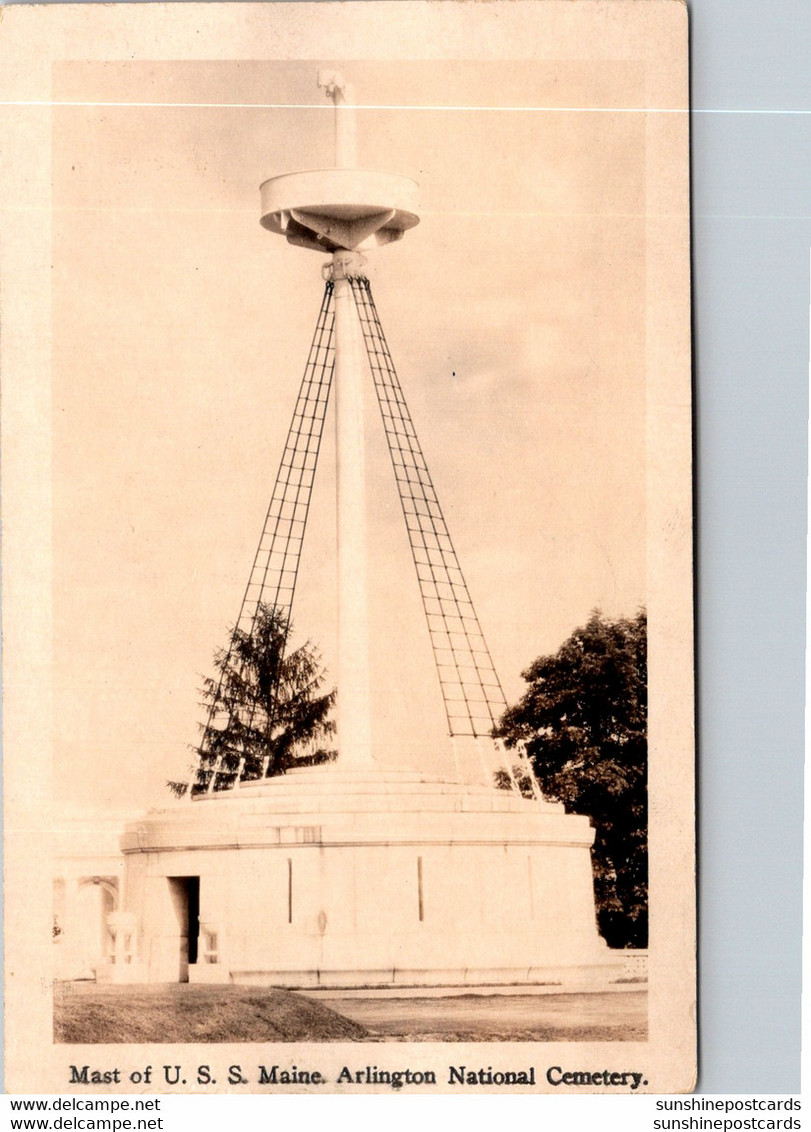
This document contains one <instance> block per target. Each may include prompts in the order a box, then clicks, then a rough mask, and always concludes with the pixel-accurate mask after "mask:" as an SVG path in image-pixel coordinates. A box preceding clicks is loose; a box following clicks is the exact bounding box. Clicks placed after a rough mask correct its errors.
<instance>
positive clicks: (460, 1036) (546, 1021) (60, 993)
mask: <svg viewBox="0 0 811 1132" xmlns="http://www.w3.org/2000/svg"><path fill="white" fill-rule="evenodd" d="M418 995H419V991H415V997H413V998H399V997H398V998H381V997H374V998H365V997H358V998H334V999H330V998H329V997H324V998H321V997H320V996H319V997H318V998H317V999H314V998H312V997H309V996H305V995H299V994H295V993H293V992H291V991H285V990H281V989H279V988H277V987H247V986H217V987H207V986H189V985H188V984H175V985H169V986H165V985H161V986H155V985H148V986H146V985H145V986H99V985H97V984H95V983H60V984H58V985H57V987H56V989H55V993H54V1041H56V1042H67V1043H71V1044H85V1043H88V1044H93V1043H104V1044H110V1043H118V1042H126V1043H138V1042H175V1043H194V1042H362V1041H402V1042H430V1041H437V1042H477V1041H480V1042H504V1041H514V1042H525V1041H533V1042H552V1041H555V1042H557V1041H644V1040H645V1039H646V1038H647V1030H648V1026H647V994H646V992H645V990H643V989H639V988H635V989H634V990H629V991H623V992H619V993H616V992H615V993H612V994H601V993H595V994H585V993H579V994H554V995H532V994H527V995H521V994H519V995H516V994H511V995H499V994H488V995H476V994H465V995H452V996H448V997H430V998H420V997H418Z"/></svg>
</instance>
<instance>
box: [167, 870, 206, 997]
mask: <svg viewBox="0 0 811 1132" xmlns="http://www.w3.org/2000/svg"><path fill="white" fill-rule="evenodd" d="M166 879H167V880H168V882H169V895H170V896H171V899H172V906H173V908H174V910H175V915H176V916H177V925H178V932H179V940H178V943H179V948H178V977H177V981H178V982H179V983H187V982H188V981H189V964H191V963H196V962H197V952H198V949H199V944H200V878H199V877H167V878H166Z"/></svg>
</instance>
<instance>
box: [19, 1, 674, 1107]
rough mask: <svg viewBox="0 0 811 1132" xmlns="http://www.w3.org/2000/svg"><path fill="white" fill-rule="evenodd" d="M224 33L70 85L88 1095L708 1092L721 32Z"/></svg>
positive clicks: (578, 7)
mask: <svg viewBox="0 0 811 1132" xmlns="http://www.w3.org/2000/svg"><path fill="white" fill-rule="evenodd" d="M178 7H179V6H178ZM207 7H208V8H209V9H210V12H209V14H210V19H208V20H203V24H204V25H206V23H207V24H208V30H209V31H211V30H213V28H214V26H215V25H216V26H218V27H224V28H226V29H228V28H229V27H231V26H233V21H235V20H238V19H239V16H240V13H242V14H244V18H245V19H246V20H249V21H252V22H253V25H254V26H255V28H256V31H257V37H258V41H257V43H256V44H254V52H255V54H254V56H252V57H249V56H248V54H247V53H244V54H242V55H240V56H237V55H236V54H234V55H233V57H230V55H229V54H225V55H224V54H223V48H222V45H221V47H220V51H219V57H211V56H210V55H208V54H207V53H206V52H205V51H204V50H201V51H199V53H198V48H197V47H196V46H189V47H186V49H185V50H178V52H177V57H176V58H162V59H155V58H150V56H149V53H148V51H147V50H146V47H144V48H143V49H141V50H140V51H139V52H138V53H133V54H132V56H131V57H121V56H120V55H118V54H117V53H116V52H110V56H109V57H101V58H86V57H77V56H76V55H72V56H71V55H68V54H65V55H62V56H60V57H58V58H54V59H53V60H52V63H51V66H50V106H49V127H50V129H49V166H50V233H49V239H50V254H51V271H50V279H49V302H50V326H51V337H50V350H51V355H50V388H49V393H50V505H51V510H50V570H51V603H52V604H51V626H50V628H51V667H50V681H51V685H50V692H51V697H52V719H53V723H52V726H51V733H50V740H49V749H50V756H51V760H52V762H51V772H50V789H51V792H52V798H53V803H52V808H51V810H50V815H49V819H48V829H47V841H48V846H49V853H50V855H49V857H48V860H49V861H50V865H51V874H52V875H51V880H52V894H53V900H52V907H51V909H50V913H49V923H50V933H51V950H52V965H51V969H50V970H49V971H43V972H42V977H43V979H45V980H46V981H47V982H48V984H49V986H50V987H51V988H52V1008H53V1030H52V1041H53V1054H54V1058H53V1065H54V1066H56V1065H61V1066H63V1067H64V1069H63V1073H62V1076H63V1081H64V1084H63V1085H62V1086H60V1087H62V1088H70V1087H78V1088H83V1087H88V1086H89V1087H93V1086H95V1087H97V1088H102V1089H104V1088H116V1089H117V1088H132V1087H134V1086H136V1085H138V1084H139V1083H140V1084H141V1085H142V1087H154V1088H157V1089H161V1088H164V1089H165V1088H171V1087H175V1088H179V1089H183V1088H187V1089H189V1090H197V1089H200V1090H203V1089H205V1088H206V1087H216V1088H218V1089H222V1088H227V1087H229V1086H242V1087H247V1088H248V1089H251V1088H255V1089H257V1088H262V1089H264V1088H271V1089H272V1088H274V1087H276V1086H279V1087H287V1088H293V1089H302V1090H306V1089H309V1088H313V1087H322V1088H323V1087H324V1086H326V1087H327V1088H330V1087H331V1088H336V1089H338V1088H341V1087H346V1088H355V1089H361V1090H362V1089H375V1088H379V1087H383V1088H398V1089H399V1088H401V1087H402V1088H406V1089H408V1088H412V1087H413V1088H424V1087H426V1086H427V1087H436V1088H440V1089H445V1090H453V1089H460V1090H464V1089H466V1088H474V1087H475V1088H479V1089H481V1088H484V1089H499V1088H504V1087H517V1088H521V1087H526V1088H530V1089H531V1088H537V1089H539V1090H546V1091H569V1090H571V1091H573V1092H578V1091H582V1089H588V1090H591V1091H606V1092H610V1091H615V1090H620V1091H634V1090H637V1089H640V1090H643V1091H644V1090H646V1089H649V1090H650V1089H658V1090H659V1091H662V1088H663V1087H678V1088H689V1087H690V1081H691V1079H692V1076H693V1074H694V1067H695V1050H694V1026H693V1022H692V1019H691V1005H692V995H693V993H694V971H693V966H692V949H693V946H694V927H693V922H692V918H691V916H692V899H693V897H692V886H693V875H692V840H691V838H692V820H693V812H692V774H693V770H692V638H691V602H692V598H691V588H690V587H691V572H690V565H689V564H690V558H691V554H690V542H691V534H690V475H691V470H690V358H689V267H688V263H689V260H688V254H689V252H688V244H687V232H688V228H687V210H688V199H687V161H688V153H687V126H686V115H685V113H684V111H685V110H686V85H685V76H686V37H685V26H684V18H683V9H682V7H681V5H678V4H676V3H672V2H668V0H663V2H662V3H657V4H653V5H645V6H644V7H645V8H646V9H648V11H647V12H645V13H644V14H640V15H639V16H637V15H635V11H634V9H635V5H633V4H632V3H617V4H615V5H613V9H614V12H615V13H617V14H618V15H620V16H621V20H620V27H619V29H618V28H617V26H616V21H615V25H614V27H613V30H612V34H613V36H614V37H615V41H612V44H611V47H612V49H610V50H609V49H606V48H605V44H604V42H603V39H602V37H603V34H604V33H605V28H606V14H605V9H606V6H605V5H601V4H597V3H590V2H585V3H577V4H574V5H568V7H569V8H570V9H572V10H573V15H572V17H569V16H567V15H565V14H564V13H563V12H562V11H561V6H560V5H557V4H555V3H550V4H544V3H538V4H535V3H530V4H526V5H517V6H516V5H513V6H511V7H513V8H518V9H519V10H520V11H519V15H520V17H521V18H519V19H518V20H516V19H515V18H514V17H511V22H510V26H508V27H506V31H505V40H504V43H503V45H502V50H501V51H500V52H494V51H492V50H490V51H488V52H485V53H484V54H483V55H482V56H481V57H475V54H474V53H473V51H470V52H467V51H465V50H464V47H465V45H466V44H470V43H472V38H471V37H472V36H474V35H475V33H476V31H477V30H483V29H484V27H485V24H486V25H487V26H488V27H490V26H492V19H493V14H492V13H490V14H489V15H488V14H487V13H486V12H485V11H484V10H483V9H481V8H479V9H477V12H475V13H474V12H473V11H471V10H470V9H468V10H467V11H466V12H465V13H464V14H461V13H460V15H459V16H458V17H457V16H454V15H451V14H450V13H449V14H448V15H449V18H450V19H451V23H455V22H456V21H457V20H459V21H461V22H460V33H461V31H464V33H465V35H464V36H461V34H460V47H459V48H457V50H456V51H454V52H448V51H443V50H440V51H439V52H437V51H435V50H425V51H424V54H423V56H422V57H420V56H417V55H416V54H412V53H411V52H409V50H408V44H407V42H406V43H404V44H403V50H402V52H400V51H398V50H395V49H393V48H389V46H388V45H389V43H390V42H393V41H396V37H397V28H398V26H399V20H398V18H397V17H394V16H392V17H391V18H390V19H389V18H388V10H389V9H390V7H391V6H388V5H375V4H371V5H352V4H349V5H336V6H332V5H328V6H326V7H327V9H329V10H330V12H331V18H332V19H333V20H334V21H335V22H336V26H337V27H339V28H341V27H344V28H352V27H354V26H355V25H357V24H358V23H359V22H360V21H363V20H364V19H366V20H368V19H370V18H371V16H372V11H371V10H373V14H374V16H375V17H376V18H377V19H378V20H379V21H380V27H381V29H383V30H382V31H381V34H380V36H379V38H378V39H376V40H375V46H376V50H375V51H370V50H369V48H368V45H364V42H363V40H362V37H361V40H360V41H357V40H356V39H355V38H353V36H352V35H349V34H347V35H345V37H344V40H345V43H344V44H343V45H342V46H343V49H342V51H341V52H340V53H329V52H328V51H327V50H325V38H326V37H325V33H324V32H323V31H321V32H319V33H318V34H317V35H315V36H314V37H313V39H312V41H311V46H310V48H309V49H307V50H302V49H300V50H299V53H298V54H297V53H296V52H295V51H292V50H291V51H286V52H281V53H279V52H278V51H277V53H276V55H274V51H273V45H274V38H273V35H272V34H271V31H272V29H273V28H274V27H276V26H277V25H280V21H282V20H286V21H287V26H293V27H295V26H296V23H297V21H298V23H299V24H300V25H301V29H302V37H303V38H306V35H307V29H308V27H310V26H311V24H312V22H313V20H314V16H315V12H314V9H315V8H316V7H317V6H313V5H295V6H292V5H291V6H287V5H274V8H275V9H277V11H276V12H274V13H273V15H272V16H265V14H264V13H261V12H259V11H258V10H257V8H255V7H253V6H250V5H246V6H243V5H227V6H225V5H224V6H222V7H219V6H216V5H215V6H207ZM294 7H295V8H301V9H302V12H301V13H300V14H299V13H297V12H296V11H293V8H294ZM398 7H401V8H403V9H405V8H408V9H409V10H410V11H411V12H412V13H413V16H414V20H415V21H416V23H417V24H418V25H419V26H420V27H421V29H422V31H421V34H422V36H423V43H425V42H426V39H425V37H426V36H428V35H429V33H430V28H431V24H432V19H433V17H432V16H431V14H430V13H429V12H428V6H423V5H421V4H413V5H412V4H404V5H399V6H398ZM440 7H443V6H440ZM335 8H340V9H341V11H340V12H336V11H335ZM226 9H230V11H227V10H226ZM362 9H363V10H362ZM384 9H386V11H384ZM650 9H653V14H654V18H653V19H652V18H651V12H650ZM170 10H171V7H170V8H168V9H166V11H170ZM496 10H497V11H498V13H500V15H502V16H504V15H505V6H504V5H497V6H496ZM636 10H637V12H638V11H639V9H638V8H637V9H636ZM674 13H676V15H681V19H674ZM657 15H658V16H659V17H660V19H659V21H658V22H657V19H656V18H655V17H656V16H657ZM527 17H528V18H529V20H530V25H531V26H532V27H533V28H534V29H535V31H536V34H537V36H538V37H539V38H540V39H543V38H544V35H545V34H547V35H548V36H549V37H550V40H551V42H552V43H555V44H558V45H560V46H561V47H564V46H565V47H566V48H567V51H562V50H561V51H558V52H555V51H549V50H545V51H540V50H533V49H532V48H531V47H529V48H528V46H527V44H526V43H525V42H524V43H522V42H521V35H520V32H521V29H522V28H524V29H525V28H526V27H527V24H526V23H525V18H527ZM127 18H128V19H129V20H130V21H134V22H135V23H136V24H137V23H138V17H136V15H135V14H134V13H129V14H128V17H127ZM160 18H161V17H160V13H157V14H155V15H150V16H149V17H145V22H144V23H143V24H142V25H141V26H142V27H143V28H144V29H146V27H147V24H148V23H149V21H154V20H155V19H157V20H158V21H160ZM177 18H178V20H180V21H181V23H183V22H184V21H185V20H186V17H185V16H183V15H180V14H179V15H178V16H177ZM572 20H574V23H572V22H571V21H572ZM623 21H624V24H623ZM188 26H189V28H190V27H191V22H189V25H188ZM623 27H625V30H626V34H625V38H623ZM575 28H577V29H580V31H582V34H583V38H582V40H581V42H580V48H581V50H580V52H579V54H577V55H575V54H574V53H571V52H569V51H568V49H570V48H571V42H570V39H571V34H572V32H573V30H575ZM657 29H658V31H659V32H660V33H661V35H662V36H663V37H664V39H665V40H667V39H668V37H669V39H670V40H672V42H673V43H677V44H678V45H679V52H677V53H676V54H675V55H674V56H673V57H672V58H668V59H665V58H663V57H662V53H663V48H662V45H661V43H655V42H654V41H653V40H652V39H651V38H648V39H646V40H645V42H646V44H647V47H646V50H648V51H649V55H648V57H644V56H643V55H642V54H639V53H637V54H635V53H634V50H633V48H635V47H637V45H638V42H639V40H640V37H642V38H643V39H644V37H645V36H647V37H653V36H654V34H655V32H656V31H657ZM175 30H176V32H177V29H175ZM665 33H666V34H665ZM409 34H413V29H411V32H410V33H409ZM263 35H264V42H263ZM465 37H466V38H465ZM293 38H294V39H295V37H293ZM241 42H242V43H243V45H244V40H241ZM259 43H262V46H263V48H264V51H262V52H259V51H258V44H259ZM623 44H625V46H626V47H627V50H626V51H625V52H623V51H622V50H617V46H618V45H620V46H622V45H623ZM652 44H653V45H652ZM336 45H341V37H340V36H339V37H337V44H336ZM316 48H317V51H316ZM317 52H318V53H317ZM567 52H568V53H567ZM280 54H281V55H283V57H279V55H280ZM656 67H660V68H665V69H669V70H668V74H669V76H670V77H669V78H668V79H667V80H666V81H665V80H664V79H662V76H661V75H657V74H656V72H655V68H656ZM652 73H653V74H654V78H652ZM657 83H659V86H657ZM660 87H661V89H662V90H667V91H673V92H676V94H677V96H678V97H680V99H681V103H680V104H679V103H678V102H677V103H676V104H675V105H674V104H668V105H666V106H665V105H661V106H658V105H656V106H653V107H651V106H650V105H649V103H650V100H651V98H652V97H653V98H655V97H656V95H657V92H658V91H659V89H660ZM658 111H661V113H658ZM11 376H12V379H13V378H14V376H15V375H14V371H13V370H12V374H11ZM649 626H650V628H649ZM649 634H650V640H649ZM649 722H650V726H649ZM12 757H18V756H16V755H15V754H14V753H12ZM12 833H13V831H12ZM649 856H650V867H649ZM678 909H681V910H682V911H681V913H679V912H678ZM674 915H675V916H677V917H678V915H680V916H681V918H680V919H678V918H677V919H676V922H675V927H674V919H673V917H674ZM649 923H650V931H649ZM657 925H658V926H657ZM12 946H13V944H12ZM668 947H669V948H670V950H668ZM674 954H675V955H677V957H678V964H679V967H678V972H677V974H676V975H675V976H674V975H673V971H672V968H673V966H674V960H673V955H674ZM668 1013H670V1018H668ZM674 1014H677V1015H678V1017H676V1019H675V1021H674V1020H673V1016H674ZM668 1031H670V1032H671V1033H672V1035H673V1041H672V1048H670V1043H669V1041H668V1036H667V1035H668ZM691 1035H692V1038H691ZM10 1039H11V1040H12V1041H13V1040H14V1038H13V1034H12V1035H10ZM240 1043H242V1044H243V1050H242V1053H241V1054H240V1055H239V1057H238V1059H237V1061H236V1062H234V1060H233V1058H234V1056H236V1055H234V1053H233V1049H236V1050H237V1051H239V1048H240ZM253 1043H256V1044H257V1045H261V1046H262V1047H263V1048H264V1050H265V1053H263V1054H262V1055H261V1056H259V1055H258V1054H257V1055H256V1056H249V1055H248V1054H247V1052H246V1050H247V1046H246V1044H253ZM291 1043H295V1047H296V1050H297V1051H298V1050H299V1049H300V1047H301V1046H306V1047H307V1048H308V1049H309V1047H310V1043H312V1048H313V1050H314V1051H315V1052H311V1053H310V1054H309V1055H308V1058H306V1059H304V1060H302V1055H301V1054H300V1053H297V1055H296V1057H297V1059H298V1060H296V1059H292V1060H291V1058H290V1056H289V1054H285V1052H284V1050H285V1045H286V1044H287V1045H290V1044H291ZM346 1043H351V1047H350V1046H347V1045H346ZM395 1043H396V1044H399V1045H400V1052H399V1053H397V1045H396V1044H395ZM402 1043H408V1048H410V1049H414V1050H416V1051H418V1052H416V1053H415V1054H414V1056H412V1057H411V1060H410V1061H409V1058H408V1057H404V1053H405V1047H403V1046H402ZM172 1044H177V1045H178V1046H181V1045H182V1046H190V1045H191V1046H195V1047H198V1046H199V1047H200V1050H199V1051H198V1053H197V1054H196V1055H195V1056H194V1057H192V1058H190V1059H189V1060H188V1065H189V1069H188V1072H187V1069H186V1067H185V1064H186V1063H185V1061H184V1062H183V1064H182V1065H181V1059H180V1057H179V1055H178V1056H177V1057H176V1056H170V1054H169V1052H168V1050H169V1048H170V1045H172ZM100 1046H105V1047H121V1056H120V1057H118V1055H116V1057H117V1058H118V1060H117V1068H116V1069H115V1071H112V1070H110V1069H109V1068H106V1069H105V1068H103V1067H101V1061H100V1059H99V1058H98V1057H97V1056H96V1055H95V1054H94V1053H93V1048H94V1047H100ZM153 1046H154V1047H155V1048H156V1049H157V1050H158V1051H160V1050H163V1051H164V1052H163V1053H160V1052H158V1053H157V1054H156V1057H157V1058H162V1059H163V1060H166V1061H171V1062H178V1064H177V1065H173V1066H169V1065H164V1066H163V1070H162V1071H161V1075H160V1076H157V1075H158V1070H157V1068H156V1069H155V1073H156V1078H152V1079H151V1080H147V1081H141V1082H139V1081H137V1080H136V1079H135V1077H134V1076H133V1075H132V1071H134V1069H135V1065H136V1063H135V1061H132V1062H131V1065H130V1061H127V1059H126V1058H125V1057H124V1049H125V1048H137V1049H138V1050H141V1049H146V1048H151V1047H153ZM366 1046H368V1047H369V1048H368V1049H366V1050H365V1052H364V1049H363V1048H362V1047H366ZM206 1047H223V1048H224V1047H229V1048H231V1047H233V1048H232V1052H231V1060H230V1063H227V1065H228V1067H227V1070H226V1068H223V1069H222V1071H220V1068H217V1069H216V1071H215V1069H214V1068H212V1066H213V1065H214V1063H215V1056H216V1055H215V1051H214V1049H212V1048H209V1049H208V1051H207V1050H206ZM270 1047H273V1051H274V1052H273V1053H272V1056H271V1054H270V1053H268V1052H267V1050H268V1049H269V1048H270ZM358 1047H361V1048H358ZM499 1047H501V1051H500V1053H494V1052H493V1050H496V1051H498V1050H499ZM79 1048H81V1049H82V1050H83V1051H84V1052H83V1053H82V1054H81V1056H78V1055H76V1056H74V1054H73V1053H72V1052H71V1051H72V1050H75V1049H79ZM251 1048H252V1046H251ZM347 1048H351V1049H352V1051H353V1052H351V1053H347V1052H346V1051H347ZM556 1049H557V1050H561V1049H565V1050H566V1051H568V1052H567V1056H566V1058H563V1057H562V1055H561V1054H560V1053H558V1054H557V1055H555V1053H554V1051H555V1050H556ZM392 1050H394V1052H393V1053H392ZM511 1050H512V1052H510V1051H511ZM579 1050H580V1051H582V1054H581V1053H579V1052H578V1051H579ZM599 1050H602V1051H603V1061H605V1064H603V1062H602V1061H601V1062H600V1064H599V1065H598V1064H597V1062H596V1061H595V1057H594V1055H593V1051H599ZM200 1051H202V1052H200ZM477 1051H478V1052H477ZM609 1053H610V1056H609ZM201 1059H202V1062H203V1064H200V1061H201ZM108 1060H109V1053H108ZM118 1062H120V1066H119V1065H118ZM294 1062H295V1063H294ZM305 1062H306V1065H307V1068H305V1067H304V1064H305ZM192 1063H193V1064H192ZM367 1063H368V1064H367ZM225 1064H226V1063H224V1065H225ZM316 1065H317V1066H318V1068H313V1067H314V1066H316ZM405 1065H408V1066H409V1068H407V1069H406V1068H404V1066H405ZM128 1067H130V1069H131V1072H130V1073H129V1074H128V1072H127V1068H128ZM655 1069H656V1070H657V1071H658V1072H659V1075H658V1077H656V1076H654V1070H655ZM203 1070H205V1072H203ZM113 1072H114V1073H115V1074H117V1075H114V1076H110V1074H111V1073H113ZM215 1077H216V1080H215Z"/></svg>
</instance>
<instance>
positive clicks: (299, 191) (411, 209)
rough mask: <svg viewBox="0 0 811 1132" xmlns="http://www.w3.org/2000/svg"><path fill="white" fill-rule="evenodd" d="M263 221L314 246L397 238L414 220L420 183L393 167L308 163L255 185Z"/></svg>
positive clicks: (301, 243)
mask: <svg viewBox="0 0 811 1132" xmlns="http://www.w3.org/2000/svg"><path fill="white" fill-rule="evenodd" d="M260 193H261V196H262V220H261V223H262V226H263V227H264V228H267V229H268V231H270V232H276V233H278V234H279V235H283V236H285V237H286V238H287V240H288V241H289V242H290V243H291V244H297V245H298V246H300V247H306V248H312V249H314V250H316V251H338V250H340V249H344V250H346V251H354V250H355V249H356V248H361V247H374V246H376V245H380V244H388V243H391V242H392V241H393V240H399V239H400V238H401V237H402V235H403V233H404V232H406V231H407V230H408V229H409V228H413V227H414V226H415V225H416V224H418V223H419V216H418V215H417V209H418V207H419V186H418V185H417V183H416V181H412V180H411V179H410V178H409V177H401V176H399V175H398V174H396V173H376V172H371V171H369V170H366V169H313V170H310V171H308V172H304V173H286V174H283V175H282V176H280V177H271V178H270V179H269V180H267V181H265V182H264V183H263V184H262V186H261V187H260Z"/></svg>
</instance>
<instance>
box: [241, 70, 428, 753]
mask: <svg viewBox="0 0 811 1132" xmlns="http://www.w3.org/2000/svg"><path fill="white" fill-rule="evenodd" d="M318 85H319V87H322V88H323V89H324V90H325V91H326V94H327V97H328V98H330V99H331V100H332V102H333V104H334V106H335V166H334V168H332V169H324V170H313V171H310V172H304V173H290V174H286V175H284V176H280V177H273V178H271V179H270V180H269V181H266V182H265V183H264V184H263V185H262V189H261V192H262V223H263V225H264V226H265V227H266V228H269V229H270V230H271V231H273V232H279V233H283V234H284V235H285V236H286V237H287V239H288V241H289V242H290V243H293V244H298V245H300V246H302V247H308V248H314V249H317V250H319V251H326V252H331V253H332V259H331V262H330V263H328V264H327V278H329V279H331V280H332V282H333V286H334V292H333V296H334V304H335V369H334V389H335V392H334V397H335V420H336V471H337V518H338V522H337V533H338V673H337V685H338V750H339V752H340V766H341V768H342V769H343V770H358V771H363V770H365V769H368V768H369V767H370V766H371V765H372V741H371V699H370V691H369V617H368V608H367V585H366V580H367V548H366V468H365V447H364V413H363V382H364V378H365V376H366V374H367V365H368V363H367V360H366V353H365V348H364V343H363V335H362V331H361V326H360V322H359V319H358V312H357V306H356V303H355V297H354V295H353V292H352V284H351V280H352V279H353V278H355V277H357V276H358V275H360V274H362V273H363V264H364V262H365V260H364V257H363V255H362V254H361V251H360V249H361V248H367V247H374V246H378V245H381V244H387V243H390V242H391V241H392V240H397V239H399V238H400V237H401V236H402V235H403V233H404V231H405V230H406V229H407V228H411V227H413V226H414V225H415V224H416V223H417V220H418V218H417V215H416V198H417V186H416V184H415V183H414V182H413V181H411V180H409V179H408V178H406V177H400V176H398V175H396V174H391V173H374V172H370V171H367V170H360V169H358V168H357V154H356V123H355V108H354V97H353V91H352V88H351V87H350V86H348V85H347V84H346V83H345V82H344V80H343V78H342V76H341V75H339V74H338V73H337V72H335V71H321V72H319V75H318Z"/></svg>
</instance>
